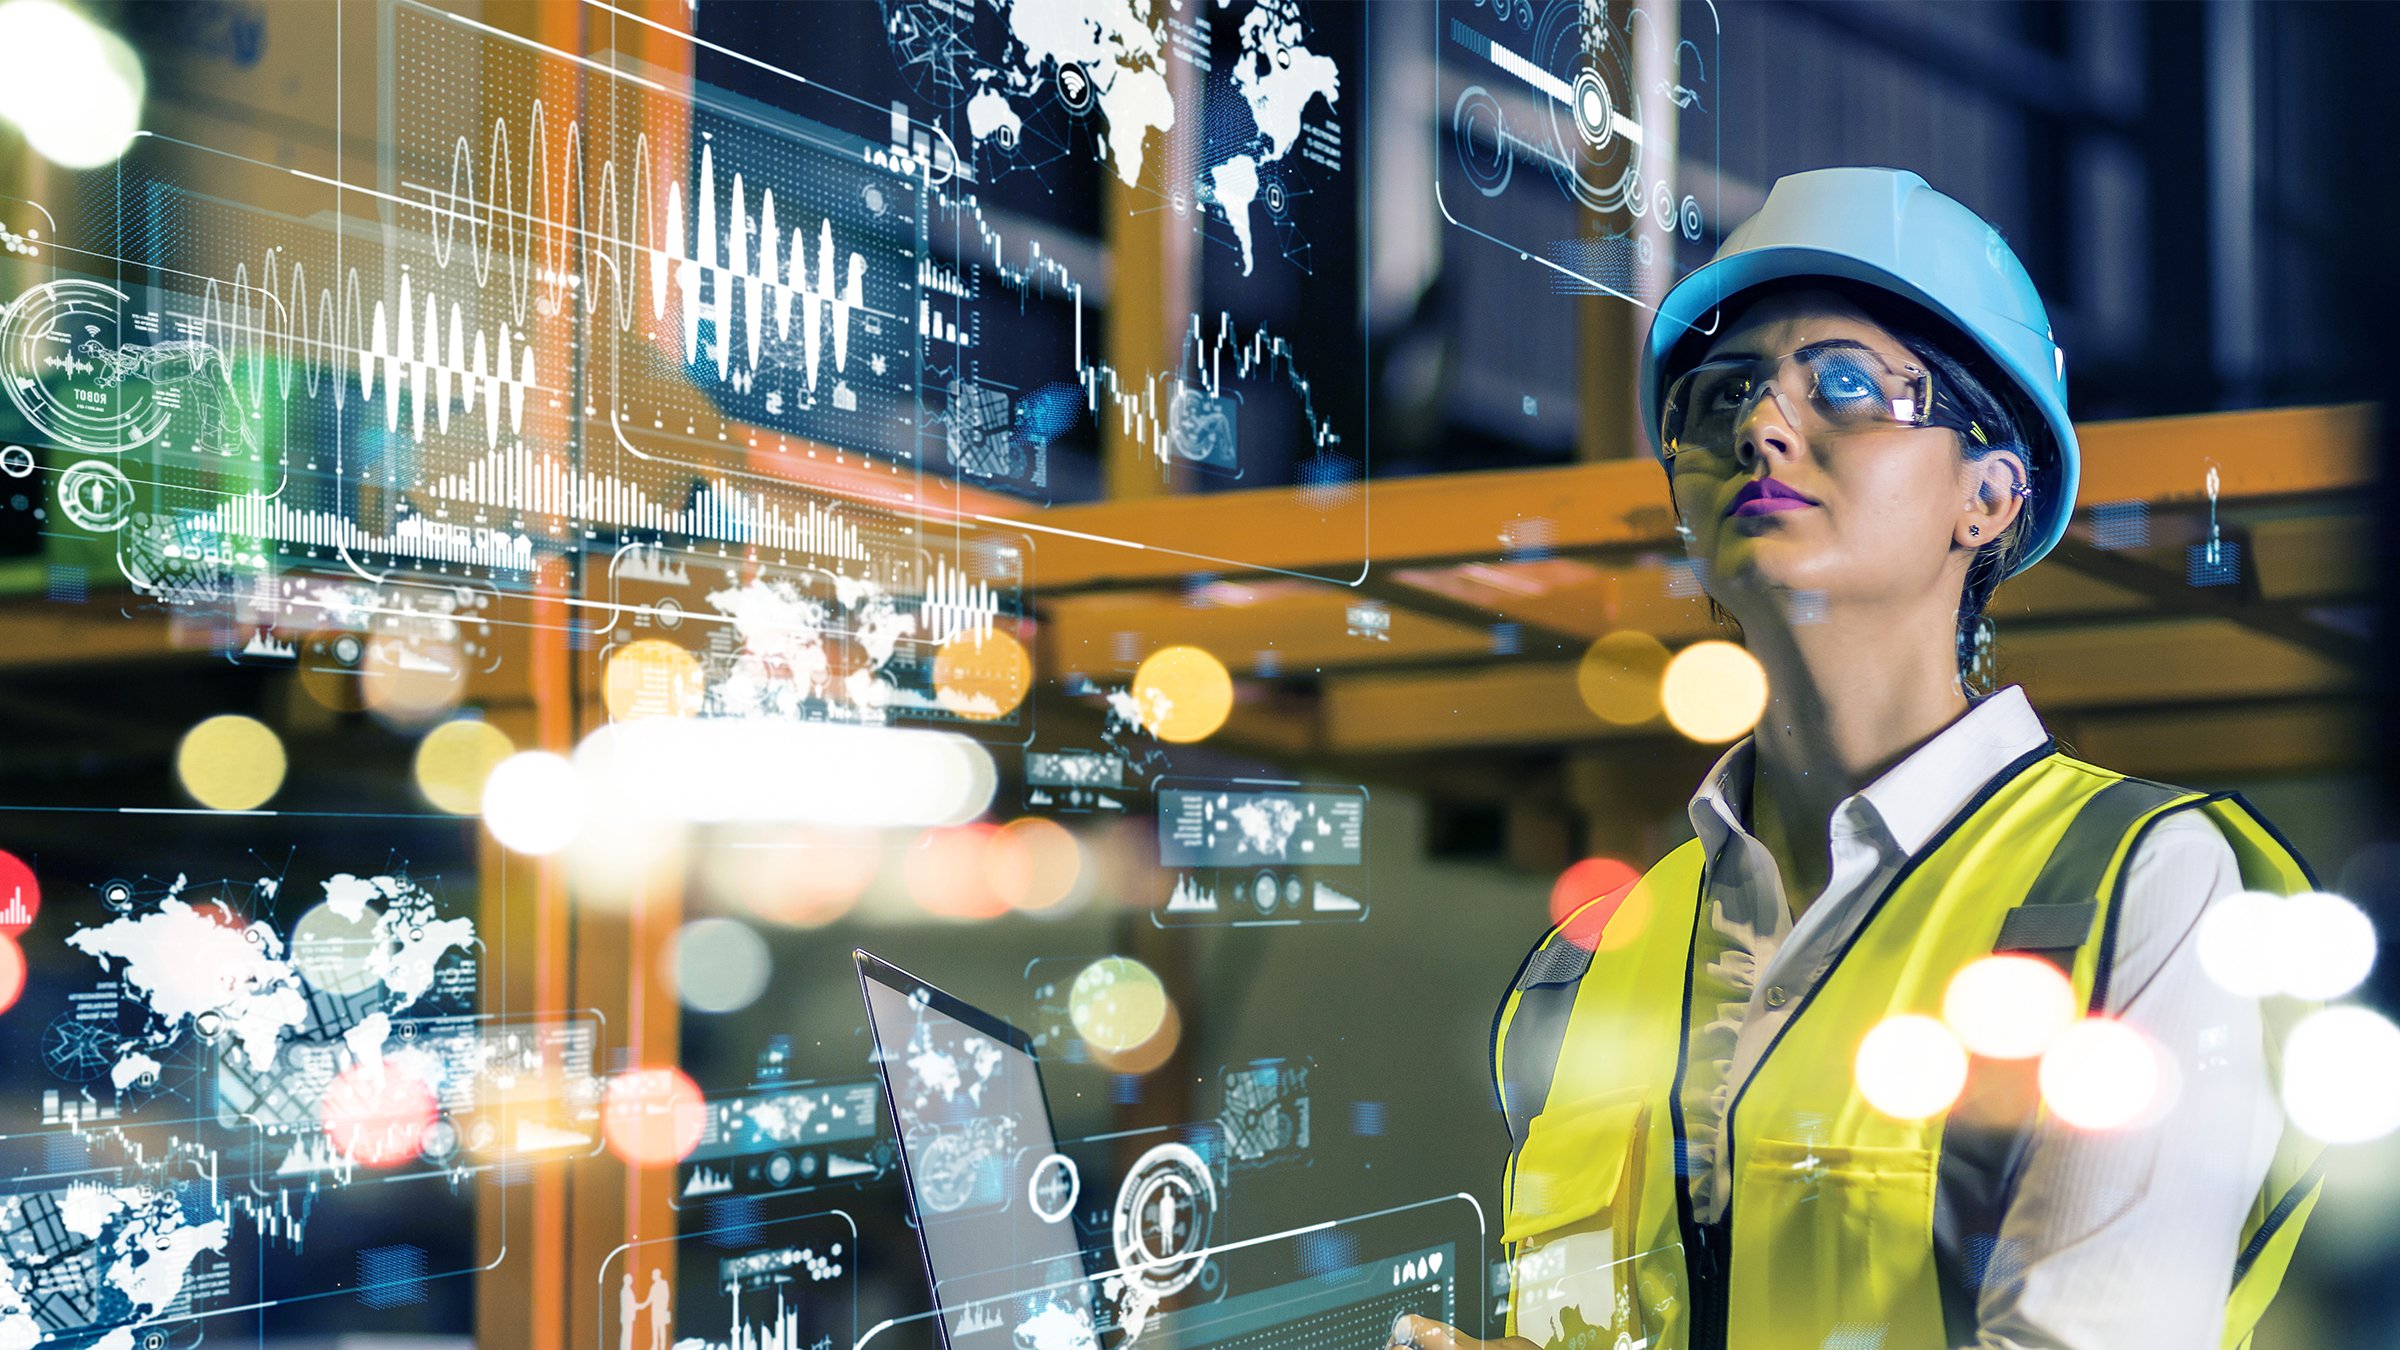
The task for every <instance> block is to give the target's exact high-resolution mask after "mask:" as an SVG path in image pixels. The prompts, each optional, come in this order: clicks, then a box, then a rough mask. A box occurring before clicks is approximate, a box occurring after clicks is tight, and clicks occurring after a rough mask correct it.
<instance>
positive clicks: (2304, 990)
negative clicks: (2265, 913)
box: [2274, 891, 2375, 1001]
mask: <svg viewBox="0 0 2400 1350" xmlns="http://www.w3.org/2000/svg"><path fill="white" fill-rule="evenodd" d="M2278 926H2279V927H2280V928H2281V930H2282V935H2281V937H2280V939H2279V940H2278V941H2277V942H2276V943H2275V947H2274V962H2275V971H2276V974H2275V983H2276V985H2277V986H2278V987H2279V988H2280V989H2281V990H2282V991H2283V992H2284V993H2286V994H2290V995H2291V996H2292V997H2294V998H2306V999H2316V1000H2320V1001H2322V1000H2325V999H2335V998H2340V997H2341V996H2342V995H2344V994H2347V993H2349V992H2350V991H2351V990H2353V989H2356V988H2357V987H2358V986H2359V983H2360V982H2361V981H2363V980H2365V979H2366V978H2367V972H2368V971H2370V970H2372V969H2374V967H2375V921H2374V920H2372V919H2370V918H2368V917H2367V914H2366V911H2365V910H2362V909H2360V908H2359V907H2358V906H2356V905H2354V904H2352V903H2350V902H2349V901H2348V900H2345V899H2343V898H2342V897H2341V896H2338V895H2332V894H2329V893H2327V892H2324V891H2307V892H2304V893H2302V894H2300V895H2295V896H2293V897H2292V898H2291V899H2289V900H2286V901H2284V902H2283V910H2282V914H2281V917H2280V921H2279V925H2278Z"/></svg>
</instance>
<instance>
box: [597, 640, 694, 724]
mask: <svg viewBox="0 0 2400 1350" xmlns="http://www.w3.org/2000/svg"><path fill="white" fill-rule="evenodd" d="M704 690H705V680H704V679H703V677H702V674H701V670H700V658H699V657H697V656H694V655H692V654H691V653H690V652H689V651H686V650H684V649H683V648H682V647H679V646H677V645H675V644H674V643H672V642H669V641H667V640H666V639H665V638H643V639H641V640H640V641H638V642H628V643H626V644H625V645H624V646H622V647H619V648H617V649H615V650H614V651H612V652H610V653H609V654H608V665H607V667H606V668H605V669H603V670H602V671H601V674H600V701H601V703H602V704H604V705H606V707H607V708H608V715H609V716H610V717H611V718H613V719H614V720H616V721H619V722H631V721H633V720H635V719H636V718H642V717H690V716H692V715H694V714H696V713H698V712H699V711H700V702H701V696H702V694H703V693H704Z"/></svg>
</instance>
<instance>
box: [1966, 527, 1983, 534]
mask: <svg viewBox="0 0 2400 1350" xmlns="http://www.w3.org/2000/svg"><path fill="white" fill-rule="evenodd" d="M1967 533H1968V534H1969V535H1979V534H1982V533H1983V527H1982V526H1981V525H1969V526H1968V527H1967Z"/></svg>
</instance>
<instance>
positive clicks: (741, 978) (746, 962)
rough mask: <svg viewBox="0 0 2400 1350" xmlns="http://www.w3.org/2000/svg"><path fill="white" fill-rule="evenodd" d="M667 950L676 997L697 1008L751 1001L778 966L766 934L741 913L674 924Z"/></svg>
mask: <svg viewBox="0 0 2400 1350" xmlns="http://www.w3.org/2000/svg"><path fill="white" fill-rule="evenodd" d="M664 956H665V962H666V967H667V975H668V978H669V979H670V980H672V981H673V982H674V985H675V997H677V998H679V999H681V1000H683V1006H685V1007H687V1008H690V1009H691V1010H692V1011H694V1012H704V1013H729V1012H734V1011H737V1010H739V1009H742V1008H747V1007H749V1006H750V1005H751V1004H753V1003H756V1002H757V1001H758V996H759V995H760V994H763V993H765V992H767V979H768V977H769V976H770V975H772V974H773V973H774V969H775V963H774V959H773V958H772V957H771V956H769V955H768V953H767V944H766V940H765V939H763V938H761V937H760V936H759V935H758V932H757V930H755V929H753V928H752V927H751V926H750V925H748V924H746V923H743V922H742V921H741V920H739V919H718V918H709V919H694V920H692V921H691V922H690V923H687V924H685V925H684V926H683V927H681V928H679V929H677V930H675V936H674V937H673V938H672V939H670V940H669V941H668V943H667V950H666V952H665V953H664Z"/></svg>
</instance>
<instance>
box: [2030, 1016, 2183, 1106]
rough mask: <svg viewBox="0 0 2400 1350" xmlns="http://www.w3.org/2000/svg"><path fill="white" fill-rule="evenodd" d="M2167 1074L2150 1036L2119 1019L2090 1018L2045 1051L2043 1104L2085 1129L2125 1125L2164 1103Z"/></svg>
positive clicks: (2043, 1059)
mask: <svg viewBox="0 0 2400 1350" xmlns="http://www.w3.org/2000/svg"><path fill="white" fill-rule="evenodd" d="M2165 1077H2166V1074H2165V1066H2164V1064H2162V1063H2161V1061H2160V1059H2159V1055H2158V1050H2157V1049H2156V1048H2155V1047H2154V1046H2152V1045H2151V1044H2150V1039H2149V1038H2148V1037H2146V1036H2144V1035H2143V1034H2142V1033H2141V1032H2139V1031H2136V1030H2134V1029H2133V1028H2132V1027H2129V1026H2127V1025H2125V1024H2124V1023H2123V1022H2119V1021H2117V1020H2115V1019H2114V1018H2107V1017H2090V1018H2085V1019H2084V1020H2083V1021H2081V1022H2077V1023H2076V1024H2075V1025H2074V1026H2072V1027H2069V1028H2068V1029H2067V1030H2066V1032H2065V1033H2064V1034H2063V1035H2061V1036H2060V1037H2059V1038H2058V1039H2057V1040H2056V1041H2054V1042H2052V1044H2051V1046H2050V1048H2049V1049H2048V1050H2046V1051H2044V1052H2043V1054H2042V1069H2041V1084H2042V1103H2043V1104H2044V1105H2045V1106H2048V1107H2049V1108H2050V1112H2051V1114H2052V1115H2055V1116H2057V1117H2058V1118H2059V1119H2061V1120H2063V1121H2065V1122H2067V1123H2068V1124H2070V1125H2074V1126H2077V1127H2079V1128H2082V1129H2086V1130H2115V1129H2122V1128H2123V1127H2125V1126H2127V1125H2131V1124H2132V1123H2134V1122H2135V1121H2137V1120H2140V1119H2141V1118H2142V1117H2143V1116H2144V1115H2146V1114H2147V1113H2148V1112H2149V1111H2150V1108H2151V1107H2152V1106H2153V1105H2155V1104H2156V1103H2157V1102H2158V1100H2159V1089H2160V1087H2161V1086H2162V1085H2163V1083H2164V1081H2165Z"/></svg>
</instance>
